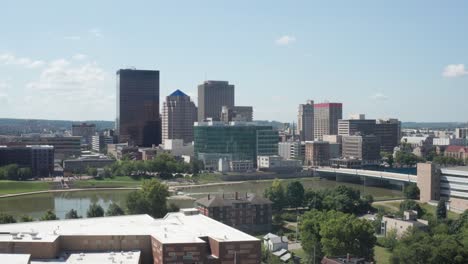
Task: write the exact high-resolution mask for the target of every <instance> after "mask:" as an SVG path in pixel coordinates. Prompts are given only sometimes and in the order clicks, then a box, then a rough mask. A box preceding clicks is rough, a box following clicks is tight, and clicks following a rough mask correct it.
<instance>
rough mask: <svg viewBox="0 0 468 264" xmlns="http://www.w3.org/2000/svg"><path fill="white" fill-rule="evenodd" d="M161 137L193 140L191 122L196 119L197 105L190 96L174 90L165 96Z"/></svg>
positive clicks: (185, 140)
mask: <svg viewBox="0 0 468 264" xmlns="http://www.w3.org/2000/svg"><path fill="white" fill-rule="evenodd" d="M162 111H163V112H162V139H163V142H164V140H166V139H182V140H184V142H186V143H188V142H192V141H193V123H194V122H196V121H197V107H196V106H195V104H194V103H193V102H192V101H191V100H190V96H188V95H186V94H185V93H184V92H182V91H180V90H176V91H175V92H173V93H172V94H170V95H169V96H167V97H166V101H165V102H164V103H163V110H162Z"/></svg>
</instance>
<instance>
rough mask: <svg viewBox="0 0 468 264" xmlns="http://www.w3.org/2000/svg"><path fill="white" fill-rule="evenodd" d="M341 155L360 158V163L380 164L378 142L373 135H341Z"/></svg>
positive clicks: (364, 164)
mask: <svg viewBox="0 0 468 264" xmlns="http://www.w3.org/2000/svg"><path fill="white" fill-rule="evenodd" d="M341 147H342V153H341V155H342V157H343V158H350V159H360V160H361V161H362V165H363V166H366V165H378V164H380V142H379V139H378V138H377V137H376V136H374V135H367V136H358V135H354V136H343V137H342V145H341Z"/></svg>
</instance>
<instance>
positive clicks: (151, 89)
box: [115, 69, 161, 147]
mask: <svg viewBox="0 0 468 264" xmlns="http://www.w3.org/2000/svg"><path fill="white" fill-rule="evenodd" d="M116 99H117V118H116V122H115V125H116V133H117V135H118V137H119V142H121V143H123V142H128V143H129V144H130V145H132V146H141V147H151V146H152V145H156V146H157V145H159V144H161V118H160V116H159V71H152V70H135V69H121V70H119V71H117V98H116Z"/></svg>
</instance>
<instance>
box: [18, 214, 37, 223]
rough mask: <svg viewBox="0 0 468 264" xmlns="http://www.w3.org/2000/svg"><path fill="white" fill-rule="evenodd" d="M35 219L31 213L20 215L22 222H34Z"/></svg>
mask: <svg viewBox="0 0 468 264" xmlns="http://www.w3.org/2000/svg"><path fill="white" fill-rule="evenodd" d="M33 221H34V218H32V217H31V216H29V215H22V216H21V217H20V222H33Z"/></svg>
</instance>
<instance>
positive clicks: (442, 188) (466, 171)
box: [417, 162, 468, 212]
mask: <svg viewBox="0 0 468 264" xmlns="http://www.w3.org/2000/svg"><path fill="white" fill-rule="evenodd" d="M417 171H418V183H417V184H418V187H419V189H420V201H421V202H424V203H427V202H431V201H438V200H440V199H441V198H444V199H445V200H446V201H448V207H449V209H451V210H454V211H458V212H463V211H464V210H467V209H468V189H467V188H466V186H468V166H458V167H449V168H440V167H439V166H437V165H436V164H433V163H430V162H427V163H418V168H417Z"/></svg>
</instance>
